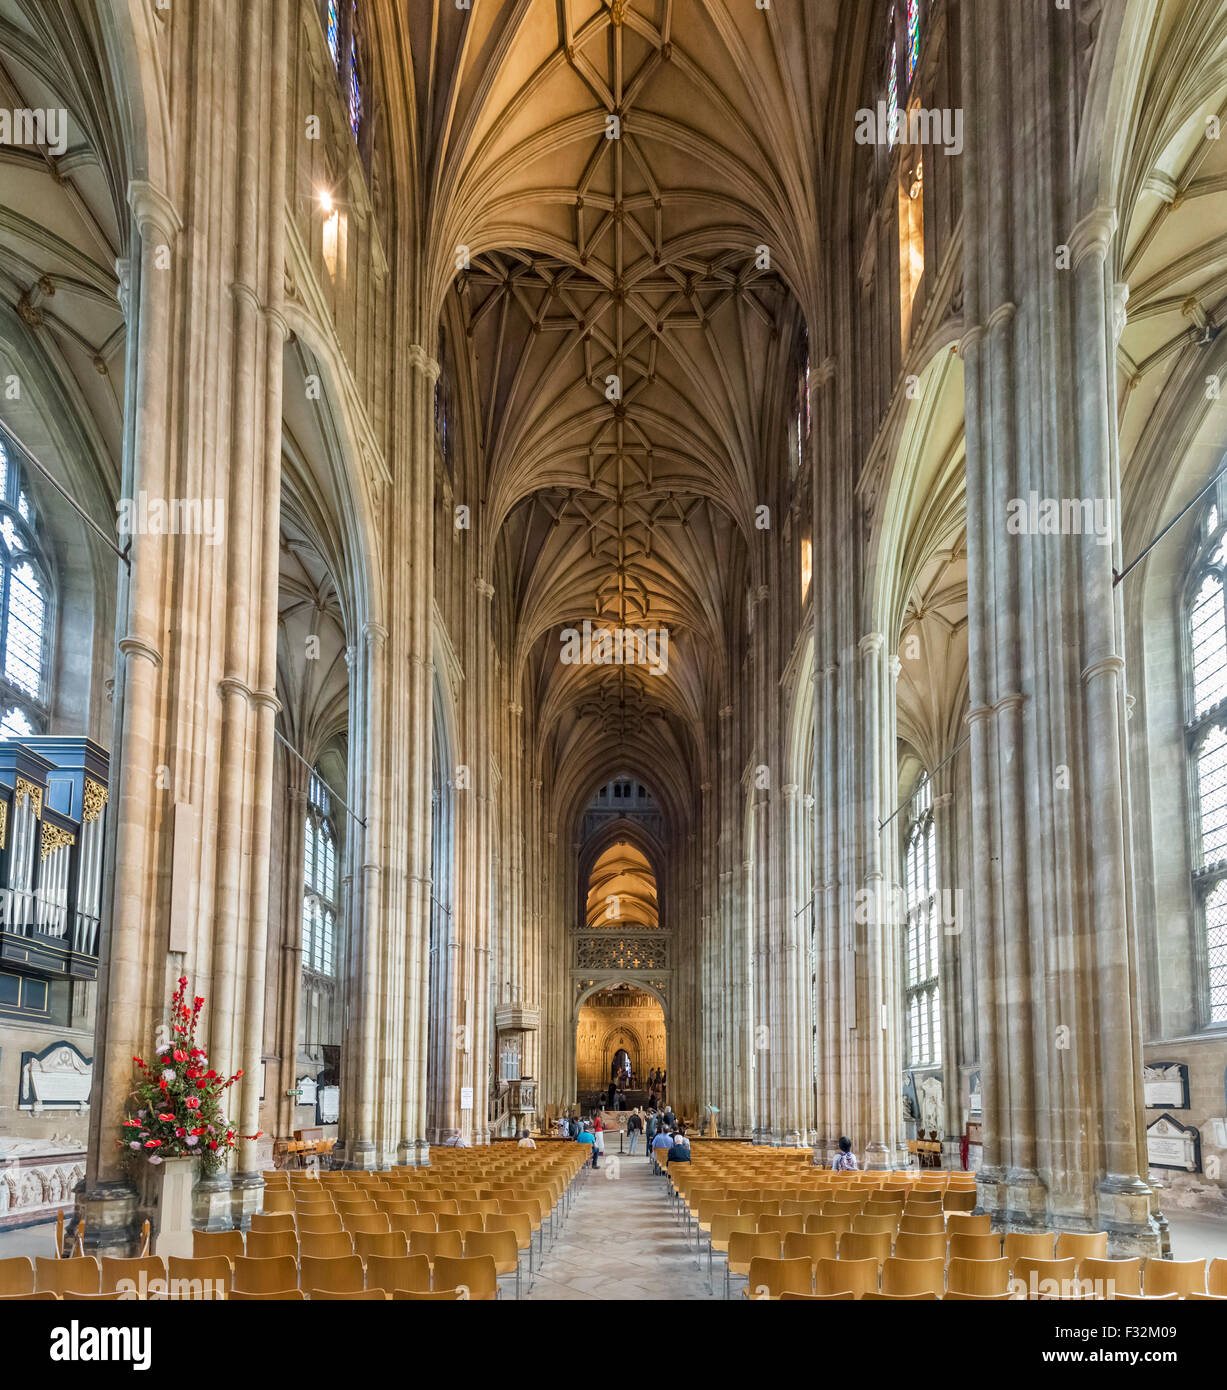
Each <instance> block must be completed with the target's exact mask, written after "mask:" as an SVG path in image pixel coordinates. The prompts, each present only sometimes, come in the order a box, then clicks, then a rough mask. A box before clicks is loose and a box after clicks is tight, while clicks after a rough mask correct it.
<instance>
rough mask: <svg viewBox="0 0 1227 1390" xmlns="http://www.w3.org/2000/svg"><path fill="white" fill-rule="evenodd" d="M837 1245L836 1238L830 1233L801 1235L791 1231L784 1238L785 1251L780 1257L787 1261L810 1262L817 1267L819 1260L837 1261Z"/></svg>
mask: <svg viewBox="0 0 1227 1390" xmlns="http://www.w3.org/2000/svg"><path fill="white" fill-rule="evenodd" d="M836 1245H837V1241H836V1237H835V1236H834V1235H832V1234H831V1232H829V1231H824V1232H821V1233H817V1232H816V1233H814V1234H813V1235H809V1234H805V1235H801V1234H798V1233H797V1232H795V1231H790V1232H789V1233H788V1234H787V1235H786V1236H785V1237H784V1249H783V1251H782V1252H781V1256H780V1257H781V1259H785V1260H808V1261H809V1262H810V1264H812V1265H816V1264H817V1263H818V1261H819V1260H833V1259H835V1258H836V1253H837V1251H836Z"/></svg>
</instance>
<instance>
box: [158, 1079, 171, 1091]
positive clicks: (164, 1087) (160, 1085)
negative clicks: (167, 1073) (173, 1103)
mask: <svg viewBox="0 0 1227 1390" xmlns="http://www.w3.org/2000/svg"><path fill="white" fill-rule="evenodd" d="M169 1089H170V1087H169V1086H168V1085H167V1084H166V1082H165V1081H159V1082H158V1090H159V1091H168V1090H169Z"/></svg>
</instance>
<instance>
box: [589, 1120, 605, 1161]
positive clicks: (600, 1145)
mask: <svg viewBox="0 0 1227 1390" xmlns="http://www.w3.org/2000/svg"><path fill="white" fill-rule="evenodd" d="M592 1131H593V1133H592V1142H593V1145H594V1149H593V1154H592V1166H593V1167H594V1168H599V1167H600V1166H601V1155H602V1154H603V1153H604V1152H605V1121H604V1120H602V1119H601V1117H600V1116H599V1115H598V1116H597V1117H596V1119H595V1120H594V1121H593V1125H592Z"/></svg>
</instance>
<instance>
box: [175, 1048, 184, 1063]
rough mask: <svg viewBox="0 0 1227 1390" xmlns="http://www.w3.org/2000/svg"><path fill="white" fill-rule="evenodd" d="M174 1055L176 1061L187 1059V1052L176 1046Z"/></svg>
mask: <svg viewBox="0 0 1227 1390" xmlns="http://www.w3.org/2000/svg"><path fill="white" fill-rule="evenodd" d="M174 1056H175V1061H176V1062H186V1061H187V1053H186V1052H183V1051H181V1050H180V1049H179V1048H175V1053H174Z"/></svg>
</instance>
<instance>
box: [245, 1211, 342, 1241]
mask: <svg viewBox="0 0 1227 1390" xmlns="http://www.w3.org/2000/svg"><path fill="white" fill-rule="evenodd" d="M252 1220H253V1221H254V1220H255V1218H254V1217H253V1218H252ZM252 1229H253V1230H254V1229H255V1227H254V1226H253V1227H252ZM344 1229H345V1227H344V1225H343V1224H342V1221H341V1218H340V1217H339V1216H338V1215H337V1214H336V1212H333V1213H332V1215H331V1216H300V1217H299V1218H298V1235H299V1239H301V1238H302V1237H303V1236H331V1235H340V1234H341V1232H342V1231H343V1230H344Z"/></svg>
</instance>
